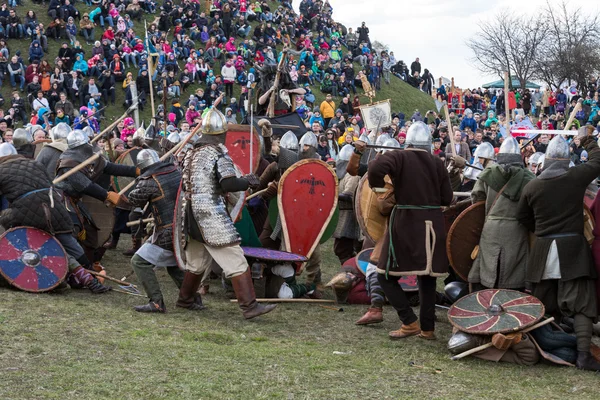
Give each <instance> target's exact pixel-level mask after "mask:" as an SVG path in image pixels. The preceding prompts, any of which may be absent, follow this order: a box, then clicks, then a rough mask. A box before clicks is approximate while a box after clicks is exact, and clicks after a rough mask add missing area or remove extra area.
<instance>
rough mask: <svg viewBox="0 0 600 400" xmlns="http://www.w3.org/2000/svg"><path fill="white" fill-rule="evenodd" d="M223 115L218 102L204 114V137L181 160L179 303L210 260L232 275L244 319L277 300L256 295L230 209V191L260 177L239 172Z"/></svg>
mask: <svg viewBox="0 0 600 400" xmlns="http://www.w3.org/2000/svg"><path fill="white" fill-rule="evenodd" d="M226 132H227V123H226V120H225V116H224V115H223V114H222V113H221V112H219V111H218V110H217V109H215V108H214V107H213V108H212V109H211V110H210V111H208V113H207V114H206V115H205V116H204V118H203V120H202V127H201V133H202V137H201V138H200V139H198V141H196V143H195V144H194V148H193V149H192V150H190V151H188V152H187V153H186V155H185V158H184V162H183V180H182V190H183V191H184V193H185V195H184V201H182V202H181V203H182V204H179V207H181V212H182V218H183V221H184V224H183V225H184V229H185V235H182V236H183V237H187V241H186V243H179V244H176V245H179V246H185V257H186V260H187V263H186V265H185V269H186V271H185V278H184V281H183V285H182V286H181V290H180V292H179V300H178V302H179V303H180V304H192V303H193V302H194V301H195V299H196V295H197V294H196V292H197V290H198V287H199V286H200V281H201V279H202V274H203V273H204V271H205V270H206V269H207V268H210V266H211V264H212V261H213V260H214V261H216V263H217V264H219V266H220V267H221V268H222V269H223V274H224V275H225V277H226V278H229V279H231V282H232V285H233V290H234V292H235V294H236V296H237V299H238V303H239V306H240V309H241V310H242V313H243V315H244V317H245V318H246V319H250V318H254V317H257V316H259V315H262V314H265V313H267V312H269V311H271V310H273V308H275V305H266V306H265V305H262V304H259V303H258V302H257V301H256V295H255V293H254V286H253V283H252V278H251V275H250V270H249V268H248V262H247V261H246V258H245V257H244V252H243V250H242V248H241V247H240V242H241V239H240V236H239V234H238V232H237V230H236V228H235V226H234V224H233V221H232V219H231V217H230V215H229V213H228V212H227V207H226V201H225V196H226V195H227V193H231V192H238V191H244V190H247V189H248V187H253V188H256V187H257V186H258V183H259V181H258V178H257V177H256V176H255V175H253V174H251V175H246V176H243V177H237V174H236V169H235V165H234V163H233V161H232V160H231V157H229V155H228V154H227V148H226V147H225V146H224V145H223V144H224V143H225V134H226Z"/></svg>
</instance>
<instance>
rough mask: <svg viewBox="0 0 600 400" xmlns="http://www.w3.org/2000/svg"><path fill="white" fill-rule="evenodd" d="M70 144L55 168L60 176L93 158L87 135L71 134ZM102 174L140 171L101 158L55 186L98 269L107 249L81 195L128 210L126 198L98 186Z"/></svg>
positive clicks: (77, 131) (87, 252) (123, 173)
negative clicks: (99, 238)
mask: <svg viewBox="0 0 600 400" xmlns="http://www.w3.org/2000/svg"><path fill="white" fill-rule="evenodd" d="M67 145H68V149H67V150H66V151H65V152H64V153H63V154H62V155H61V156H60V158H59V160H58V165H57V166H56V172H57V173H56V175H57V176H61V175H63V174H66V173H67V172H68V171H70V170H71V169H72V168H75V167H76V166H78V165H79V164H81V163H82V162H84V161H85V160H87V159H88V158H90V157H92V156H93V155H94V148H93V147H92V146H91V145H90V143H89V139H88V136H87V135H86V134H85V133H84V132H82V131H81V130H74V131H73V132H71V133H69V135H68V136H67ZM102 174H106V175H115V176H129V177H135V176H137V169H136V167H132V166H127V165H118V164H114V163H111V162H108V161H106V159H105V158H104V157H102V156H100V157H99V158H98V159H96V161H94V162H93V163H92V164H90V165H88V166H87V167H85V168H83V169H82V170H80V171H78V172H76V173H74V174H72V175H70V176H69V177H68V178H66V179H65V180H63V181H61V182H59V183H58V184H57V185H56V188H57V189H60V190H61V191H62V192H63V194H64V204H65V206H66V208H67V210H68V211H69V214H70V215H71V219H72V220H73V223H74V224H75V235H76V236H77V239H78V240H79V243H80V244H81V245H82V247H83V248H84V249H85V251H86V254H87V256H88V258H89V259H91V260H92V261H93V262H94V263H96V265H95V268H96V269H98V268H101V266H100V265H99V262H100V259H101V258H102V255H103V254H104V253H103V251H102V250H105V249H103V248H101V247H100V246H101V245H102V243H100V244H99V243H98V226H97V225H96V223H95V222H94V219H93V217H92V215H91V214H90V213H89V212H88V210H87V209H86V208H85V206H83V203H82V202H81V198H82V196H83V195H88V196H91V197H93V198H95V199H98V200H100V201H103V202H107V203H108V204H110V205H111V206H114V207H116V206H117V205H118V206H119V207H122V208H127V207H129V204H128V203H127V198H126V197H125V196H123V195H119V194H118V193H116V192H110V191H107V190H106V189H104V188H103V187H102V186H100V185H99V184H98V183H97V182H98V180H99V179H100V178H101V177H102Z"/></svg>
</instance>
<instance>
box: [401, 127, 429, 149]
mask: <svg viewBox="0 0 600 400" xmlns="http://www.w3.org/2000/svg"><path fill="white" fill-rule="evenodd" d="M406 144H408V145H413V146H418V147H426V146H431V130H430V129H429V127H428V126H427V125H425V123H424V122H421V121H416V122H413V124H412V125H411V126H410V128H408V131H407V132H406Z"/></svg>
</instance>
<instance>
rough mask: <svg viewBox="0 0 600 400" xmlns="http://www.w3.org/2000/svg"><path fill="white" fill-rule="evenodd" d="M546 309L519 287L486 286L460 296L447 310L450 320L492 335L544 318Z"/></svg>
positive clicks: (467, 329)
mask: <svg viewBox="0 0 600 400" xmlns="http://www.w3.org/2000/svg"><path fill="white" fill-rule="evenodd" d="M544 312H545V309H544V305H543V304H542V302H541V301H540V300H539V299H537V298H536V297H533V296H531V295H528V294H526V293H522V292H517V291H516V290H507V289H487V290H482V291H479V292H475V293H471V294H469V295H467V296H465V297H463V298H461V299H459V300H457V301H456V303H454V304H453V305H452V306H451V307H450V310H448V320H449V321H450V323H451V324H452V325H453V326H454V327H455V328H457V329H458V330H461V331H463V332H467V333H473V334H478V335H493V334H495V333H510V332H517V331H520V330H522V329H525V328H527V327H529V326H531V325H533V324H535V323H536V322H538V321H539V320H540V319H542V317H543V316H544Z"/></svg>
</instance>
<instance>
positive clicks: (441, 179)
mask: <svg viewBox="0 0 600 400" xmlns="http://www.w3.org/2000/svg"><path fill="white" fill-rule="evenodd" d="M368 173H369V184H370V185H371V186H372V187H383V186H384V177H385V176H386V175H389V176H390V177H391V179H392V183H393V185H394V196H395V197H396V204H397V205H399V206H405V207H403V208H396V209H395V210H394V211H393V212H392V216H391V217H390V218H391V219H392V222H391V237H392V244H393V252H392V253H393V255H394V256H395V262H394V257H388V256H387V255H388V252H389V250H390V232H389V231H388V232H387V233H386V235H385V237H384V239H383V240H384V243H383V248H382V254H381V258H380V259H379V263H378V265H377V272H379V273H382V274H385V273H388V274H389V275H392V276H405V275H430V276H441V275H444V274H445V273H447V272H448V258H447V256H446V232H445V229H444V216H443V214H442V209H441V206H447V205H450V202H451V201H452V196H453V193H452V188H451V187H450V179H449V178H448V172H447V171H446V168H445V167H444V163H443V162H442V160H441V159H440V158H438V157H434V156H433V155H431V153H429V152H427V151H425V150H420V149H415V148H408V149H406V150H398V151H392V152H388V153H386V154H383V155H381V156H379V157H378V158H377V159H375V160H374V161H372V162H371V163H370V164H369V171H368ZM406 206H408V207H406ZM411 207H412V208H411ZM388 261H389V262H388Z"/></svg>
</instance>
